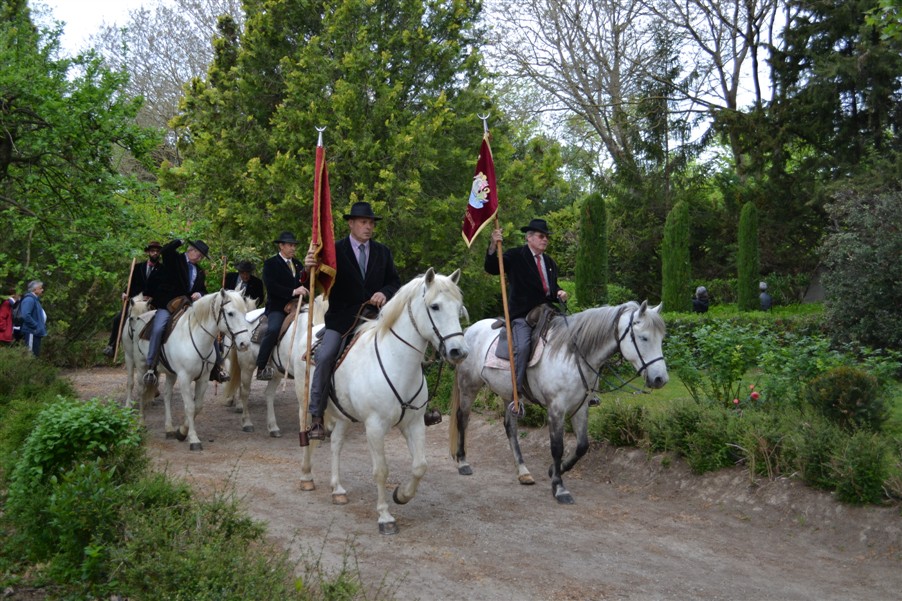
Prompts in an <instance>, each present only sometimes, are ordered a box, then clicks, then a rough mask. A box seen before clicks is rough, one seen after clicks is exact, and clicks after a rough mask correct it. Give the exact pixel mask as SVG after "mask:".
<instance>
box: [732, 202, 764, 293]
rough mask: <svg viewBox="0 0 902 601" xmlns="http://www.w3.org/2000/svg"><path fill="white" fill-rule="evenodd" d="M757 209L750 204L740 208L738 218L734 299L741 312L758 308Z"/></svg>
mask: <svg viewBox="0 0 902 601" xmlns="http://www.w3.org/2000/svg"><path fill="white" fill-rule="evenodd" d="M759 274H760V263H759V260H758V209H756V208H755V205H754V204H753V203H751V202H747V203H745V204H744V205H743V206H742V213H741V214H740V216H739V250H738V253H737V257H736V278H737V283H736V286H737V288H738V289H737V291H736V299H737V304H738V305H739V309H740V310H741V311H754V310H756V309H758V308H759V306H760V305H759V302H758V276H759Z"/></svg>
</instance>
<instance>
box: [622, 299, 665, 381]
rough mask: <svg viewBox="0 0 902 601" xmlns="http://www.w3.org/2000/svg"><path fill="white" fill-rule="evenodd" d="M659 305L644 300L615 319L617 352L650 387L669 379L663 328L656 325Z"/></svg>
mask: <svg viewBox="0 0 902 601" xmlns="http://www.w3.org/2000/svg"><path fill="white" fill-rule="evenodd" d="M660 309H661V305H658V306H657V307H654V308H652V309H649V308H648V303H646V302H643V303H642V305H641V306H640V307H639V308H638V309H637V310H635V311H631V312H624V314H623V315H621V316H620V320H619V323H618V328H617V331H618V335H619V336H620V337H621V338H622V340H621V341H620V352H621V354H622V355H623V358H624V359H626V360H627V361H629V362H630V363H631V364H632V365H633V367H634V368H635V369H636V371H637V372H639V373H640V374H641V375H642V376H643V377H644V378H645V383H646V385H648V386H649V387H651V388H661V387H662V386H664V385H665V384H666V383H667V381H668V379H669V378H668V375H667V364H666V362H665V361H664V354H663V351H662V348H663V344H664V329H663V327H657V325H656V324H657V323H658V321H659V318H658V313H659V311H660Z"/></svg>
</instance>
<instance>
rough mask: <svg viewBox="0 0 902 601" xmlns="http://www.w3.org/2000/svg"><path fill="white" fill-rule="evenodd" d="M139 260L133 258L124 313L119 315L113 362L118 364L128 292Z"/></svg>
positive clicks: (129, 271)
mask: <svg viewBox="0 0 902 601" xmlns="http://www.w3.org/2000/svg"><path fill="white" fill-rule="evenodd" d="M137 260H138V259H136V258H135V257H132V266H131V269H129V270H128V284H127V285H126V286H125V298H124V299H122V311H121V312H120V313H119V332H118V333H117V334H116V345H115V346H114V347H113V358H112V359H111V361H112V362H113V363H115V362H116V354H117V353H118V352H119V341H120V340H121V339H122V325H123V324H122V322H123V321H125V307H126V306H127V305H128V301H129V298H128V292H129V290H131V288H132V277H134V275H135V263H136V262H137Z"/></svg>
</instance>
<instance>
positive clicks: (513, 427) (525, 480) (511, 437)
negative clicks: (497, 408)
mask: <svg viewBox="0 0 902 601" xmlns="http://www.w3.org/2000/svg"><path fill="white" fill-rule="evenodd" d="M504 431H505V432H507V440H508V442H509V443H510V448H511V451H513V452H514V462H515V463H516V464H517V481H518V482H519V483H520V484H523V485H527V486H528V485H530V484H535V483H536V481H535V479H533V477H532V474H530V473H529V468H527V467H526V462H525V461H523V453H522V452H521V451H520V436H519V430H518V428H517V418H516V417H514V416H513V414H511V412H510V409H505V410H504Z"/></svg>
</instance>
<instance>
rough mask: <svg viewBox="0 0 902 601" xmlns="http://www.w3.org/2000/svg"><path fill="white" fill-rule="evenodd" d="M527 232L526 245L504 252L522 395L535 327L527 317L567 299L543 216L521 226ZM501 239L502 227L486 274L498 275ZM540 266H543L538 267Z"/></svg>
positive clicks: (496, 234) (489, 255)
mask: <svg viewBox="0 0 902 601" xmlns="http://www.w3.org/2000/svg"><path fill="white" fill-rule="evenodd" d="M520 231H521V232H524V233H526V244H524V245H523V246H518V247H516V248H512V249H510V250H507V251H505V252H504V254H503V255H502V258H503V261H504V273H505V275H506V276H507V286H508V295H507V299H508V308H509V311H510V319H511V335H512V341H511V342H513V346H514V365H515V370H516V375H517V396H518V397H520V398H523V394H524V393H523V382H524V378H525V377H526V367H527V365H528V363H529V355H530V353H531V351H532V327H531V326H530V325H529V324H528V323H526V316H527V314H529V312H530V311H532V310H533V309H534V308H535V307H537V306H539V305H542V304H545V303H551V302H554V300H555V299H557V300H560V301H563V302H566V300H567V292H566V291H564V290H561V288H560V287H559V286H558V283H557V274H558V269H557V263H555V262H554V259H552V258H551V257H549V256H548V255H546V254H545V248H547V246H548V237H549V236H550V235H551V231H550V230H549V229H548V224H547V223H546V222H545V220H544V219H533V220H532V221H530V222H529V225H526V226H524V227H521V228H520ZM499 242H501V230H500V229H497V230H495V231H493V232H492V244H491V245H490V246H489V250H488V252H487V253H486V255H485V263H484V268H485V271H486V272H487V273H490V274H492V275H498V274H499V273H500V272H501V270H500V268H499V266H498V256H497V255H496V251H497V248H498V246H497V245H498V243H499ZM539 265H541V267H539Z"/></svg>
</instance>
